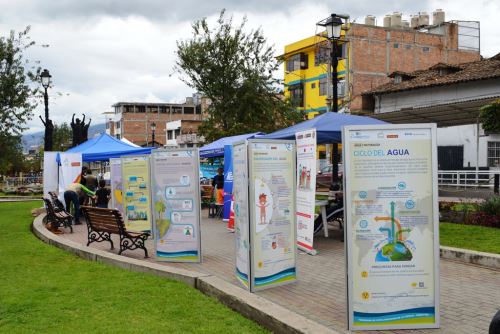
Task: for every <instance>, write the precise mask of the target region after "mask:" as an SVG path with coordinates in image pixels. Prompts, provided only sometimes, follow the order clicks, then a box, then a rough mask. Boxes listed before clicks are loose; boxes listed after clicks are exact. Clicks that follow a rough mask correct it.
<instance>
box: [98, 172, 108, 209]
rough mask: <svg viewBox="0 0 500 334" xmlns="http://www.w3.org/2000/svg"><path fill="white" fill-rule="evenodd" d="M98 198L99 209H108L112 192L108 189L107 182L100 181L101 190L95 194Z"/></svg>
mask: <svg viewBox="0 0 500 334" xmlns="http://www.w3.org/2000/svg"><path fill="white" fill-rule="evenodd" d="M95 195H96V197H97V203H96V205H97V207H98V208H107V207H108V203H109V199H110V197H111V191H110V190H109V189H108V188H106V181H104V180H102V179H101V180H99V188H98V189H97V191H96V193H95Z"/></svg>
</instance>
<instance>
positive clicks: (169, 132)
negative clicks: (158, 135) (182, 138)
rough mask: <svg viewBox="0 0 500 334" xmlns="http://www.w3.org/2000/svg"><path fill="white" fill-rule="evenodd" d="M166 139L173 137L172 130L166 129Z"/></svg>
mask: <svg viewBox="0 0 500 334" xmlns="http://www.w3.org/2000/svg"><path fill="white" fill-rule="evenodd" d="M167 139H168V140H172V139H174V130H168V131H167Z"/></svg>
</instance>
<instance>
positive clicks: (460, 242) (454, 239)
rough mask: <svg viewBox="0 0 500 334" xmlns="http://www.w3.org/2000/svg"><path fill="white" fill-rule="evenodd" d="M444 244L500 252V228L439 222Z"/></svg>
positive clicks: (441, 238) (441, 239)
mask: <svg viewBox="0 0 500 334" xmlns="http://www.w3.org/2000/svg"><path fill="white" fill-rule="evenodd" d="M439 234H440V242H441V245H442V246H450V247H457V248H465V249H472V250H476V251H480V252H487V253H496V254H500V229H498V228H492V227H484V226H474V225H462V224H452V223H440V224H439Z"/></svg>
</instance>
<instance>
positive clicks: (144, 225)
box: [121, 155, 151, 232]
mask: <svg viewBox="0 0 500 334" xmlns="http://www.w3.org/2000/svg"><path fill="white" fill-rule="evenodd" d="M121 160H122V185H123V207H124V209H125V210H124V211H125V212H124V219H125V226H126V227H127V230H130V231H135V232H143V231H151V207H150V205H151V202H150V182H149V157H148V156H147V155H137V156H128V157H122V158H121Z"/></svg>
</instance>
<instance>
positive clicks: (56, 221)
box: [43, 197, 73, 233]
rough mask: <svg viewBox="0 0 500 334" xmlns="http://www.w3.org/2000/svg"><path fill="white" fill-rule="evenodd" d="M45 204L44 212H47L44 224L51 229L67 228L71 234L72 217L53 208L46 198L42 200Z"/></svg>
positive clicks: (63, 211)
mask: <svg viewBox="0 0 500 334" xmlns="http://www.w3.org/2000/svg"><path fill="white" fill-rule="evenodd" d="M43 202H44V204H45V210H46V211H47V216H46V223H47V224H51V225H52V227H55V228H59V227H60V226H64V227H69V229H70V231H71V233H73V226H72V221H73V216H72V215H70V214H69V213H67V212H66V211H65V210H62V211H58V210H56V209H55V208H54V205H53V204H52V201H51V200H50V199H48V198H45V197H44V198H43Z"/></svg>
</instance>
